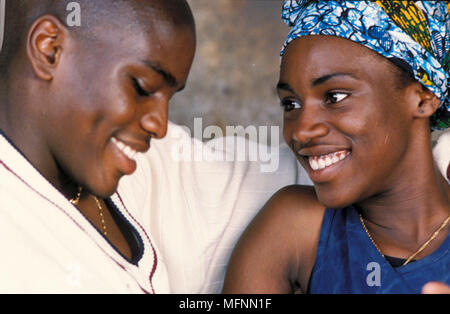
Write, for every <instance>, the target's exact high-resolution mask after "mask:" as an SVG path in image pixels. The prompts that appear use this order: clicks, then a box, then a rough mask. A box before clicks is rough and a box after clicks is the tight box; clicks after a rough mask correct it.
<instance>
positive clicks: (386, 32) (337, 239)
mask: <svg viewBox="0 0 450 314" xmlns="http://www.w3.org/2000/svg"><path fill="white" fill-rule="evenodd" d="M447 10H448V9H447V7H446V3H444V2H440V1H423V2H421V1H416V2H413V1H408V2H406V1H402V2H400V1H395V2H394V1H376V2H373V1H301V0H297V1H294V0H292V1H286V2H285V4H284V7H283V18H284V19H285V20H286V21H287V22H288V24H289V25H290V26H291V27H292V30H291V32H290V34H289V37H288V39H287V41H286V43H285V46H284V48H283V51H282V55H283V59H282V64H281V74H280V82H279V84H278V92H279V96H280V99H281V105H282V107H283V109H284V111H285V113H284V137H285V140H286V142H287V143H288V144H289V145H290V147H291V148H292V150H293V152H294V154H295V155H296V156H297V159H298V160H299V162H300V163H301V164H302V166H303V167H304V168H305V169H306V171H307V172H308V173H309V176H310V178H311V180H312V181H313V182H314V187H313V188H308V187H303V186H290V187H287V188H284V189H282V190H280V191H279V192H278V193H277V194H276V195H275V196H274V197H273V198H272V199H271V200H270V201H269V202H268V203H267V204H266V206H265V207H264V209H263V210H262V211H261V213H260V214H259V215H258V216H257V217H256V218H255V220H254V221H253V223H252V224H251V225H250V227H249V228H248V229H247V231H246V232H245V234H244V235H243V237H242V238H241V240H240V241H239V244H238V245H237V247H236V249H235V251H234V253H233V256H232V258H231V261H230V265H229V269H228V273H227V278H226V280H225V285H224V292H225V293H293V292H301V293H419V292H421V290H422V288H423V287H424V285H425V284H426V283H428V282H431V281H438V282H443V283H446V284H447V285H448V284H449V283H450V253H449V251H450V250H449V249H450V237H449V230H450V222H449V220H450V198H449V196H450V187H449V185H448V184H447V182H446V181H445V178H444V177H443V176H442V175H441V173H440V172H439V171H438V169H437V166H436V165H435V163H434V162H433V159H432V149H431V147H432V146H431V136H430V127H432V128H441V129H443V128H446V127H448V126H449V121H450V120H449V110H450V109H449V102H448V100H449V99H448V83H447V82H448V76H449V68H448V65H449V55H450V51H449V46H448V43H449V42H450V41H449V40H450V36H449V15H448V11H447ZM442 291H443V290H442Z"/></svg>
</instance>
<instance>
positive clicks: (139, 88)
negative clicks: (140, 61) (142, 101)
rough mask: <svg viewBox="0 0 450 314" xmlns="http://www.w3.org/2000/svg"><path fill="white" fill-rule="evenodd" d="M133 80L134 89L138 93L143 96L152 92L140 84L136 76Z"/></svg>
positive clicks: (147, 95)
mask: <svg viewBox="0 0 450 314" xmlns="http://www.w3.org/2000/svg"><path fill="white" fill-rule="evenodd" d="M131 80H132V81H133V86H134V89H135V90H136V93H137V94H138V95H139V96H141V97H149V96H150V93H149V92H147V91H146V90H145V89H144V88H143V87H142V86H141V84H139V81H138V80H137V79H135V78H134V77H133V78H132V79H131Z"/></svg>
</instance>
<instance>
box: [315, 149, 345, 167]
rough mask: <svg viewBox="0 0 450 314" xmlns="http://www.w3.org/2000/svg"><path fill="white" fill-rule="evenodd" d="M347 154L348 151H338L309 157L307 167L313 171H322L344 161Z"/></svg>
mask: <svg viewBox="0 0 450 314" xmlns="http://www.w3.org/2000/svg"><path fill="white" fill-rule="evenodd" d="M349 154H350V152H349V151H339V152H335V153H331V154H328V155H322V156H311V157H309V165H310V166H311V169H312V170H314V171H317V170H322V169H324V168H326V167H329V166H331V165H334V164H335V163H338V162H339V161H341V160H343V159H345V158H346V157H347V156H348V155H349Z"/></svg>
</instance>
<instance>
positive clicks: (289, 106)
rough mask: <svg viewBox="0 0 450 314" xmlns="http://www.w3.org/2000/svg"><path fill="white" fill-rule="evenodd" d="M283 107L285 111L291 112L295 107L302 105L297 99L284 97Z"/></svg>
mask: <svg viewBox="0 0 450 314" xmlns="http://www.w3.org/2000/svg"><path fill="white" fill-rule="evenodd" d="M281 107H282V108H283V110H284V112H289V111H292V110H294V109H301V108H302V105H301V104H300V103H299V102H298V101H297V100H295V99H283V100H281Z"/></svg>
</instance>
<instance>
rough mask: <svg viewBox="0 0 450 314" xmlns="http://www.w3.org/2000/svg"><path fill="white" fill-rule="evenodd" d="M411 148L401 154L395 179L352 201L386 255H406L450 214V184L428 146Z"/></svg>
mask: <svg viewBox="0 0 450 314" xmlns="http://www.w3.org/2000/svg"><path fill="white" fill-rule="evenodd" d="M422 144H423V142H422ZM412 147H413V148H416V149H411V150H410V151H409V153H407V154H406V155H405V159H404V162H403V163H402V168H399V169H397V170H396V171H397V175H396V179H395V180H393V182H391V183H390V185H389V186H388V187H387V188H386V189H385V190H384V191H383V192H380V193H378V194H377V195H375V196H373V197H371V198H369V199H366V200H363V201H361V202H358V203H357V204H356V206H357V208H359V210H360V211H361V214H362V216H363V217H364V220H365V222H366V225H367V227H368V229H369V231H370V233H371V235H372V237H374V238H375V239H376V242H377V244H378V245H379V246H381V247H384V251H386V252H383V253H384V254H386V255H391V256H398V257H400V256H407V255H408V254H407V252H411V251H412V250H416V249H417V247H418V246H420V245H421V244H423V243H424V242H425V241H427V240H428V239H429V237H430V236H431V234H433V233H434V231H435V230H436V229H438V228H439V227H440V225H441V224H442V222H443V221H444V220H445V219H446V218H447V217H448V216H449V214H450V186H449V185H448V183H447V181H445V179H444V177H443V176H442V174H441V173H440V172H439V170H438V168H437V167H436V165H435V163H434V161H433V156H432V153H431V149H424V146H423V145H413V146H412ZM399 167H400V166H399ZM449 227H450V225H449V226H447V227H446V228H444V229H443V230H442V231H441V235H440V237H438V238H437V239H436V241H435V243H433V245H431V243H430V249H432V248H433V247H434V248H436V245H439V244H440V243H442V241H443V240H444V239H445V238H446V235H447V234H448V232H449V230H450V228H449ZM388 253H389V254H388ZM425 253H426V252H425Z"/></svg>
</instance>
